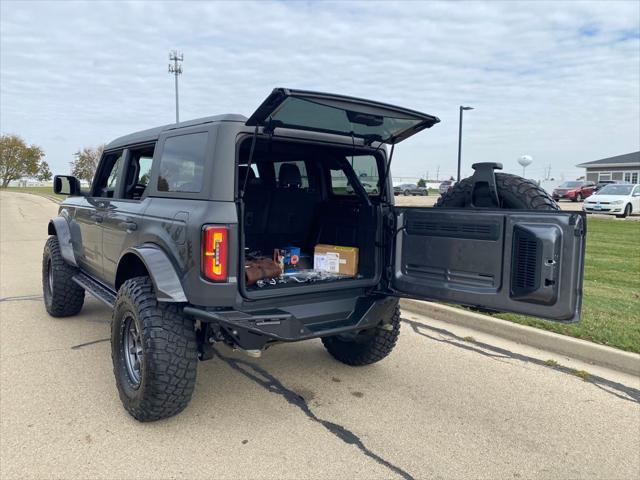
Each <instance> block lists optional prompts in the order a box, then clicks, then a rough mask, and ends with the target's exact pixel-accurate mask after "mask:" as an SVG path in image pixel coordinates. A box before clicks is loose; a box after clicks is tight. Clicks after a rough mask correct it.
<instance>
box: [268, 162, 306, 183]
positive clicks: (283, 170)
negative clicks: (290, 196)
mask: <svg viewBox="0 0 640 480" xmlns="http://www.w3.org/2000/svg"><path fill="white" fill-rule="evenodd" d="M285 165H286V166H285ZM274 168H275V173H276V185H277V186H278V187H290V186H292V184H293V183H297V184H298V185H297V186H298V188H304V189H308V188H309V175H308V174H307V165H306V164H305V163H304V161H302V160H297V161H294V162H276V163H275V164H274ZM296 172H297V173H296ZM298 173H299V179H298Z"/></svg>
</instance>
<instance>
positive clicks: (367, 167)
mask: <svg viewBox="0 0 640 480" xmlns="http://www.w3.org/2000/svg"><path fill="white" fill-rule="evenodd" d="M347 161H348V162H349V163H350V164H351V167H352V168H353V171H354V172H355V174H356V176H357V177H358V179H359V180H360V183H362V186H363V187H364V190H365V191H366V192H367V194H369V195H378V194H379V193H380V174H379V172H378V163H377V161H376V157H374V156H373V155H356V156H353V157H347ZM331 190H332V192H333V194H334V195H355V194H356V193H355V190H354V189H353V187H352V186H351V184H350V182H349V179H348V178H347V175H346V174H345V172H344V171H343V170H331Z"/></svg>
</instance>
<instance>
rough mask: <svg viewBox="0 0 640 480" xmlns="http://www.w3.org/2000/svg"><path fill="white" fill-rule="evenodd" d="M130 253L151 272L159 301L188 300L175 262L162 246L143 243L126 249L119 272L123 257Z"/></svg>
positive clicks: (119, 261)
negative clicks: (174, 264)
mask: <svg viewBox="0 0 640 480" xmlns="http://www.w3.org/2000/svg"><path fill="white" fill-rule="evenodd" d="M130 254H133V255H135V256H136V257H138V258H139V259H140V261H141V262H142V263H143V264H144V266H145V268H146V269H147V272H149V276H150V277H151V281H152V282H153V287H154V289H155V291H156V298H157V300H158V301H159V302H169V303H170V302H173V303H179V302H187V296H186V295H185V293H184V289H183V288H182V282H181V281H180V277H179V276H178V273H177V272H176V269H175V267H174V266H173V263H172V262H171V260H170V259H169V257H168V256H167V254H166V253H165V252H164V251H163V250H162V249H160V247H158V246H157V245H153V244H143V245H140V246H137V247H132V248H129V249H127V250H125V252H124V253H123V254H122V256H121V257H120V260H118V269H117V271H118V272H119V271H120V265H121V262H122V260H123V258H124V257H125V256H127V255H130ZM116 278H117V274H116Z"/></svg>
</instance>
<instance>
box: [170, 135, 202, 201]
mask: <svg viewBox="0 0 640 480" xmlns="http://www.w3.org/2000/svg"><path fill="white" fill-rule="evenodd" d="M207 137H208V134H207V133H206V132H203V133H192V134H188V135H181V136H179V137H170V138H167V139H166V140H165V142H164V149H163V151H162V157H161V158H160V174H159V176H158V191H160V192H190V193H197V192H199V191H201V190H202V179H203V173H204V162H205V155H206V150H207Z"/></svg>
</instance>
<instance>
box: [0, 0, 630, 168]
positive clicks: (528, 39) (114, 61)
mask: <svg viewBox="0 0 640 480" xmlns="http://www.w3.org/2000/svg"><path fill="white" fill-rule="evenodd" d="M171 49H179V50H181V51H183V52H184V64H183V69H184V73H183V75H182V76H181V77H180V118H181V120H188V119H192V118H198V117H203V116H208V115H213V114H220V113H241V114H243V115H245V116H249V115H251V113H252V112H253V111H254V109H255V108H256V107H257V106H258V105H259V104H260V103H261V102H262V100H263V99H264V98H265V97H266V96H267V95H268V94H269V93H270V91H271V90H272V89H273V88H274V87H289V88H300V89H307V90H318V91H324V92H331V93H339V94H344V95H353V96H358V97H364V98H371V99H374V100H378V101H382V102H386V103H391V104H397V105H401V106H404V107H408V108H411V109H414V110H419V111H423V112H426V113H430V114H433V115H436V116H438V117H439V118H440V119H441V123H439V124H437V125H436V126H434V127H433V128H431V129H430V130H426V131H423V132H421V133H420V134H418V135H416V136H414V137H412V138H410V139H408V140H406V141H404V142H402V143H401V144H399V145H398V146H397V148H396V150H395V156H394V160H393V167H392V172H393V174H394V175H395V176H396V177H398V176H407V177H410V176H424V175H426V174H427V172H428V173H429V176H430V177H432V178H435V175H436V172H439V177H440V178H443V177H448V176H449V175H453V174H455V170H456V162H457V148H458V145H457V143H458V107H459V106H460V105H469V106H472V107H474V110H471V111H468V112H465V116H464V125H463V149H462V157H463V175H469V174H471V172H472V170H471V164H472V163H475V162H482V161H491V162H501V163H503V164H504V169H505V171H508V172H516V173H520V172H521V168H520V167H519V165H518V164H517V159H518V158H519V157H520V156H521V155H524V154H526V155H530V156H532V157H533V164H532V165H531V166H530V167H528V169H527V175H526V176H527V177H529V178H537V179H539V178H543V176H544V172H545V171H546V168H548V167H549V166H551V176H552V177H556V178H559V177H562V178H563V179H571V178H576V177H577V176H579V175H582V174H583V173H584V170H582V169H580V168H577V167H576V166H575V165H576V164H579V163H581V162H586V161H591V160H597V159H600V158H605V157H609V156H614V155H619V154H623V153H629V152H632V151H637V150H640V2H637V1H630V2H624V1H615V0H610V1H606V2H605V1H601V2H595V1H592V2H579V1H569V2H561V1H555V2H544V1H533V2H500V1H491V2H481V1H474V2H469V3H464V2H444V3H439V2H417V1H412V2H398V3H395V2H382V1H379V2H367V3H358V2H339V3H333V2H315V1H314V2H310V1H307V2H303V1H296V2H259V3H258V2H256V3H253V2H249V1H246V2H229V3H226V2H199V1H190V2H183V3H172V2H167V1H163V2H133V3H125V2H120V1H113V2H106V1H105V2H100V1H93V2H87V3H84V2H74V1H59V2H54V1H49V2H37V1H21V2H12V1H9V0H2V1H1V2H0V132H2V133H15V134H18V135H21V136H22V137H23V138H25V140H26V141H27V142H29V143H31V144H36V145H39V146H41V147H42V148H43V149H44V150H45V152H46V160H47V161H48V162H49V164H50V165H51V170H52V171H53V172H54V173H60V174H64V173H68V172H69V162H71V160H72V159H73V153H74V152H76V151H77V150H79V149H81V148H82V147H87V146H94V145H98V144H100V143H107V142H109V141H110V140H112V139H114V138H116V137H118V136H121V135H124V134H127V133H131V132H133V131H137V130H142V129H146V128H151V127H154V126H158V125H163V124H167V123H171V122H173V121H174V116H175V110H174V109H175V104H174V90H173V89H174V83H173V82H174V79H173V77H172V76H171V75H169V73H168V72H167V64H168V52H169V50H171Z"/></svg>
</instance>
